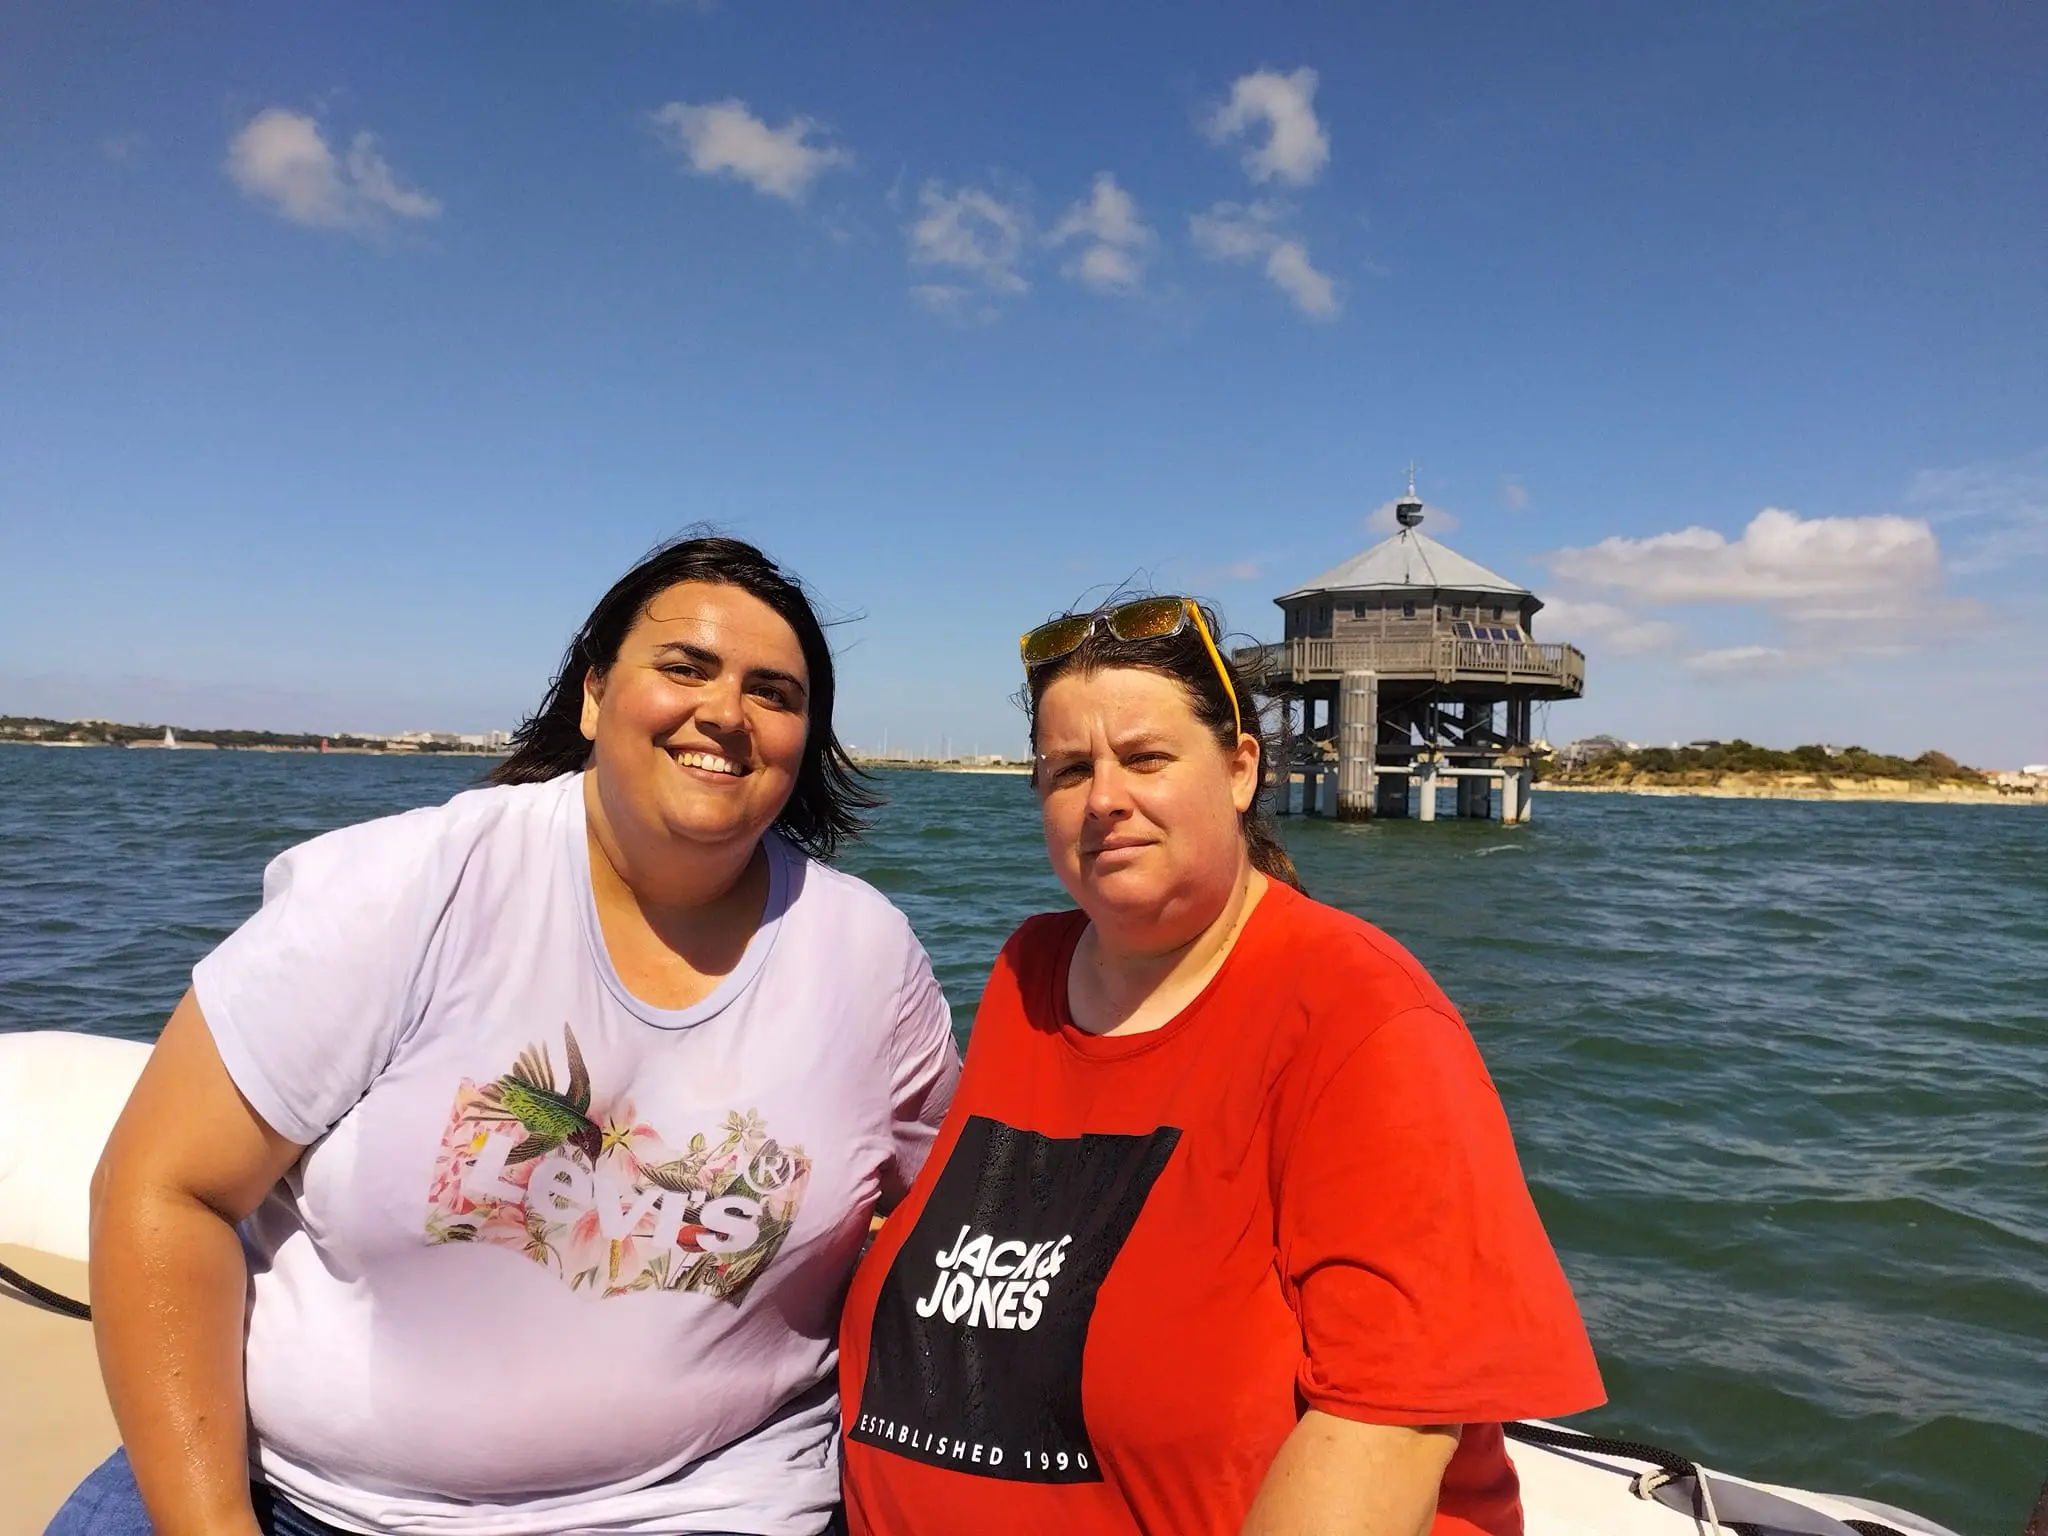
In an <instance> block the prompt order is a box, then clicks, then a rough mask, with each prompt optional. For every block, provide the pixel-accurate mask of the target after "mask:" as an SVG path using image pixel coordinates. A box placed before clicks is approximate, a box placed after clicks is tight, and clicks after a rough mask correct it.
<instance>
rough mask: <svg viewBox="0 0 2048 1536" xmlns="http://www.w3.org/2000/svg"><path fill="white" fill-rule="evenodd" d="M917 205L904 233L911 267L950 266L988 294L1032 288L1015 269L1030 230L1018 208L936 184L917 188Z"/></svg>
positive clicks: (990, 195) (989, 196) (973, 191)
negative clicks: (949, 189)
mask: <svg viewBox="0 0 2048 1536" xmlns="http://www.w3.org/2000/svg"><path fill="white" fill-rule="evenodd" d="M917 207H918V216H917V218H916V220H915V221H914V222H913V223H912V224H911V226H910V229H909V240H910V259H911V262H912V263H913V264H914V265H917V266H920V267H950V268H952V269H953V270H954V271H956V272H960V273H964V274H965V275H966V276H967V277H968V278H970V279H972V280H973V282H974V283H976V284H978V285H979V286H980V287H981V288H983V289H985V290H987V291H988V292H990V293H994V294H1001V295H1004V296H1010V295H1015V294H1020V293H1023V292H1024V291H1025V290H1026V289H1028V288H1029V287H1030V286H1031V285H1030V284H1029V283H1028V282H1026V281H1025V280H1024V276H1023V274H1022V273H1021V272H1020V271H1019V270H1018V267H1019V265H1020V264H1021V262H1022V260H1023V256H1024V242H1025V237H1026V235H1027V234H1028V232H1029V221H1028V220H1027V218H1026V216H1025V212H1024V210H1023V209H1022V208H1021V207H1019V206H1015V205H1013V204H1010V203H1006V202H1004V201H1003V200H1002V199H1001V198H999V197H997V196H996V195H995V194H994V193H992V192H987V191H984V190H982V189H981V188H979V187H962V188H960V190H959V191H957V192H948V191H947V190H946V189H945V187H944V186H943V185H942V184H940V183H939V182H936V181H928V182H926V183H925V184H924V185H923V186H922V187H920V188H918V193H917ZM925 286H926V287H935V286H941V285H930V284H928V285H925ZM915 291H916V290H913V292H915Z"/></svg>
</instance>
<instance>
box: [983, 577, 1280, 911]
mask: <svg viewBox="0 0 2048 1536" xmlns="http://www.w3.org/2000/svg"><path fill="white" fill-rule="evenodd" d="M1151 595H1152V594H1150V593H1145V592H1119V593H1118V594H1117V595H1116V598H1115V599H1114V600H1113V601H1112V602H1111V603H1109V604H1105V605H1104V606H1105V607H1114V606H1116V605H1118V604H1121V603H1126V602H1134V601H1136V600H1137V599H1139V598H1142V597H1148V596H1151ZM1200 606H1201V609H1202V619H1203V621H1204V622H1205V623H1207V624H1208V626H1209V633H1210V634H1211V635H1214V636H1217V637H1218V646H1217V655H1218V656H1219V657H1220V658H1221V659H1222V662H1223V667H1224V670H1225V671H1226V672H1228V673H1229V674H1230V686H1231V687H1232V688H1234V689H1236V690H1237V699H1238V707H1237V708H1232V706H1231V700H1230V694H1229V693H1228V692H1226V691H1225V689H1224V686H1223V676H1222V674H1221V673H1219V672H1218V671H1217V670H1216V663H1215V662H1214V661H1212V660H1210V659H1209V648H1208V647H1207V646H1206V645H1204V644H1203V643H1202V637H1201V635H1200V634H1199V633H1197V632H1196V629H1195V626H1194V625H1192V624H1187V625H1183V626H1182V627H1181V631H1180V633H1179V634H1176V635H1165V636H1161V637H1159V638H1157V639H1152V640H1119V639H1117V638H1116V636H1114V635H1112V634H1111V633H1110V632H1109V626H1108V625H1106V624H1097V625H1096V626H1095V627H1094V628H1093V629H1091V630H1090V631H1089V632H1088V638H1087V639H1085V640H1083V641H1082V642H1081V643H1080V645H1078V646H1077V647H1075V648H1074V649H1073V650H1072V651H1069V652H1068V653H1067V654H1066V655H1064V656H1061V657H1059V658H1057V659H1055V660H1053V661H1048V662H1043V663H1041V664H1040V665H1038V666H1036V667H1033V668H1032V669H1031V670H1030V671H1029V672H1028V673H1026V674H1025V678H1024V692H1023V694H1022V695H1021V697H1020V701H1019V702H1021V703H1022V704H1023V706H1024V712H1025V714H1026V715H1027V716H1028V717H1029V718H1030V721H1031V756H1032V766H1031V779H1032V782H1033V783H1034V784H1035V783H1037V782H1038V705H1039V701H1040V700H1042V699H1043V698H1044V697H1045V690H1046V689H1047V688H1049V687H1051V686H1052V684H1053V683H1054V682H1055V681H1057V680H1058V679H1060V678H1062V677H1065V676H1066V675H1067V674H1068V673H1070V672H1078V673H1080V674H1082V675H1083V676H1086V675H1087V674H1089V673H1093V672H1106V671H1109V670H1110V669H1112V668H1116V667H1130V668H1134V669H1136V670H1138V671H1142V672H1157V673H1158V674H1159V675H1160V676H1162V677H1170V678H1172V679H1173V680H1174V681H1175V682H1176V683H1179V684H1180V686H1181V688H1182V689H1183V690H1184V691H1185V692H1186V694H1187V696H1188V705H1189V707H1190V708H1191V709H1193V710H1194V713H1195V718H1196V719H1197V720H1199V721H1201V722H1202V724H1203V726H1205V727H1206V728H1207V729H1208V731H1209V733H1210V735H1212V736H1214V737H1215V738H1216V744H1217V745H1218V746H1219V747H1221V748H1222V749H1223V750H1224V751H1225V752H1232V751H1235V750H1236V748H1237V731H1238V718H1239V716H1240V715H1242V717H1243V721H1244V734H1245V735H1247V736H1250V737H1251V738H1252V739H1253V740H1255V741H1256V742H1257V743H1258V744H1259V778H1260V782H1261V783H1262V784H1263V782H1264V779H1265V771H1266V764H1267V763H1268V762H1270V761H1272V745H1271V743H1270V742H1269V741H1268V740H1267V737H1266V730H1265V725H1264V722H1263V721H1261V720H1260V718H1259V712H1258V706H1257V703H1256V701H1255V700H1254V699H1253V698H1252V692H1251V685H1250V684H1249V682H1247V681H1246V679H1245V676H1244V674H1243V673H1242V672H1240V671H1239V670H1238V669H1237V668H1236V667H1235V666H1233V665H1232V664H1231V661H1230V657H1229V654H1228V653H1227V652H1225V651H1224V650H1223V649H1222V645H1221V636H1222V634H1223V624H1222V621H1221V620H1220V619H1219V618H1218V617H1217V614H1216V610H1215V609H1213V608H1211V607H1210V606H1209V605H1208V604H1206V603H1204V604H1201V605H1200ZM1098 611H1100V610H1098ZM1237 829H1238V831H1239V832H1240V833H1241V834H1242V835H1243V837H1244V847H1245V852H1246V854H1248V855H1249V856H1250V858H1251V861H1252V868H1254V869H1256V870H1257V871H1258V872H1259V873H1260V874H1262V875H1264V876H1266V878H1267V879H1269V880H1278V881H1280V882H1281V883H1282V884H1283V885H1291V886H1293V887H1294V889H1296V890H1297V891H1298V890H1300V889H1301V888H1302V887H1301V876H1300V875H1299V874H1297V873H1296V872H1295V869H1294V860H1292V859H1291V858H1289V857H1288V856H1287V850H1286V849H1285V848H1283V847H1282V846H1281V845H1280V838H1279V835H1278V834H1277V833H1276V832H1275V831H1274V830H1273V816H1272V810H1271V807H1270V806H1269V805H1268V803H1267V798H1266V793H1265V790H1264V789H1263V788H1261V789H1260V790H1259V791H1258V792H1257V793H1255V794H1254V795H1253V796H1252V803H1251V805H1250V807H1249V808H1247V809H1246V810H1244V811H1242V812H1240V813H1239V815H1238V818H1237Z"/></svg>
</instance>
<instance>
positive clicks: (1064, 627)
mask: <svg viewBox="0 0 2048 1536" xmlns="http://www.w3.org/2000/svg"><path fill="white" fill-rule="evenodd" d="M1094 623H1095V615H1094V614H1092V613H1077V614H1072V615H1070V616H1068V617H1067V618H1064V619H1054V620H1053V621H1052V622H1051V623H1050V624H1041V625H1039V626H1038V628H1036V629H1034V630H1032V631H1031V633H1030V634H1028V635H1026V636H1025V637H1024V647H1023V649H1024V665H1025V666H1027V667H1035V666H1038V665H1040V664H1041V663H1043V662H1048V661H1056V660H1058V659H1059V658H1060V657H1062V656H1064V655H1066V654H1067V652H1069V651H1071V650H1073V649H1074V647H1075V646H1077V645H1079V644H1080V643H1081V642H1082V641H1083V640H1086V639H1087V638H1088V631H1089V629H1090V628H1091V627H1093V625H1094Z"/></svg>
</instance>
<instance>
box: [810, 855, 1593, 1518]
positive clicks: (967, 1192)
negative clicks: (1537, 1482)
mask: <svg viewBox="0 0 2048 1536" xmlns="http://www.w3.org/2000/svg"><path fill="white" fill-rule="evenodd" d="M1085 921H1086V920H1085V919H1084V918H1083V917H1082V915H1081V914H1080V913H1078V912H1062V913H1054V914H1050V915H1046V916H1042V917H1035V918H1032V919H1031V920H1030V921H1028V922H1026V923H1025V924H1024V925H1023V926H1022V927H1021V928H1019V929H1018V930H1017V932H1016V933H1015V934H1014V935H1012V936H1011V939H1010V942H1009V943H1008V944H1007V945H1005V946H1004V948H1003V953H1002V956H1001V958H1000V959H998V960H997V962H996V967H995V971H994V974H993V975H992V976H991V977H990V979H989V984H988V989H987V991H986V992H985V993H984V994H983V997H982V1001H981V1009H980V1012H979V1013H978V1014H977V1015H976V1018H975V1022H974V1034H973V1038H972V1040H971V1042H970V1044H969V1047H968V1053H967V1064H966V1069H965V1071H964V1073H963V1075H962V1077H961V1079H960V1086H959V1089H958V1091H957V1092H956V1093H955V1095H954V1098H953V1107H952V1111H951V1113H950V1114H949V1115H948V1116H947V1118H946V1123H945V1126H944V1128H943V1129H942V1130H941V1131H940V1133H939V1139H938V1142H937V1144H936V1146H934V1148H933V1149H932V1154H931V1157H930V1160H929V1161H928V1162H927V1163H926V1164H925V1167H924V1171H923V1173H922V1174H921V1175H920V1176H919V1178H918V1180H917V1182H916V1184H915V1185H914V1186H913V1188H912V1189H911V1191H910V1194H909V1196H908V1198H907V1199H905V1201H904V1202H903V1204H902V1206H901V1207H900V1208H899V1209H898V1210H897V1211H896V1212H895V1214H894V1215H893V1216H891V1217H890V1219H889V1221H888V1223H887V1225H886V1226H885V1227H884V1228H883V1230H882V1232H881V1234H880V1235H879V1236H878V1237H877V1238H876V1240H875V1244H874V1247H873V1248H872V1249H871V1250H870V1251H869V1253H868V1255H867V1257H866V1259H865V1260H864V1261H863V1262H862V1264H861V1266H860V1269H859V1271H858V1273H857V1274H856V1275H855V1277H854V1281H853V1289H852V1293H851V1295H850V1296H849V1297H848V1300H847V1305H846V1312H845V1316H844V1320H843V1322H842V1324H841V1329H840V1332H841V1339H840V1343H841V1356H840V1381H841V1393H842V1398H843V1402H844V1413H845V1423H846V1431H847V1444H846V1462H845V1466H846V1499H847V1513H848V1517H849V1520H850V1523H851V1526H852V1531H853V1536H868V1533H872V1536H927V1533H930V1536H957V1533H959V1532H963V1531H972V1532H974V1533H975V1536H1005V1533H1012V1532H1014V1533H1017V1536H1045V1533H1048V1532H1053V1533H1057V1536H1128V1533H1131V1532H1144V1533H1147V1536H1200V1533H1206V1532H1214V1533H1216V1536H1237V1532H1238V1530H1239V1528H1240V1527H1241V1525H1242V1524H1243V1522H1244V1517H1245V1514H1246V1512H1247V1511H1248V1510H1249V1509H1250V1507H1251V1502H1252V1499H1253V1496H1254V1495H1255V1494H1256V1493H1257V1492H1258V1489H1259V1484H1260V1481H1261V1480H1262V1479H1263V1478H1264V1476H1265V1473H1266V1469H1267V1467H1268V1466H1269V1465H1270V1464H1271V1462H1272V1460H1273V1457H1274V1454H1275V1453H1276V1452H1277V1451H1278V1449H1279V1447H1280V1442H1281V1441H1282V1440H1284V1439H1285V1438H1286V1437H1287V1434H1288V1432H1289V1431H1290V1430H1292V1429H1293V1427H1294V1424H1295V1422H1296V1420H1297V1419H1298V1417H1299V1416H1300V1414H1301V1412H1302V1411H1303V1409H1304V1408H1316V1409H1320V1410H1321V1411H1322V1412H1324V1413H1330V1414H1336V1415H1339V1416H1341V1417H1344V1418H1348V1419H1355V1420H1360V1421H1363V1422H1366V1423H1373V1424H1464V1425H1466V1426H1468V1427H1467V1429H1466V1430H1465V1435H1464V1439H1463V1440H1462V1442H1461V1443H1460V1445H1459V1448H1458V1450H1457V1453H1456V1454H1455V1456H1454V1457H1453V1458H1452V1461H1451V1465H1450V1468H1449V1470H1448V1472H1447V1473H1446V1474H1445V1477H1444V1483H1443V1492H1442V1496H1441V1499H1440V1501H1439V1505H1438V1512H1437V1518H1436V1526H1435V1536H1474V1533H1477V1532H1485V1533H1488V1536H1517V1533H1519V1532H1520V1530H1521V1506H1520V1502H1519V1498H1518V1492H1517V1485H1516V1481H1515V1474H1514V1469H1513V1468H1512V1467H1511V1466H1510V1465H1509V1463H1508V1460H1507V1456H1506V1452H1505V1450H1504V1448H1503V1443H1502V1439H1501V1433H1500V1429H1499V1427H1498V1426H1499V1422H1500V1421H1501V1420H1503V1419H1512V1418H1521V1417H1530V1416H1550V1415H1556V1414H1565V1413H1573V1412H1577V1411H1578V1410H1580V1409H1584V1408H1589V1407H1592V1406H1594V1405H1596V1404H1597V1403H1599V1402H1600V1401H1601V1399H1602V1393H1601V1388H1600V1377H1599V1372H1598V1370H1597V1369H1596V1368H1595V1366H1594V1363H1593V1352H1592V1347H1591V1346H1590V1345H1589V1344H1588V1343H1587V1340H1586V1334H1585V1329H1584V1327H1583V1325H1582V1324H1581V1323H1580V1321H1579V1314H1578V1308H1577V1306H1576V1304H1575V1303H1574V1302H1573V1300H1572V1294H1571V1289H1570V1287H1569V1286H1568V1285H1567V1284H1566V1281H1565V1278H1564V1273H1563V1271H1562V1270H1561V1269H1560V1268H1559V1267H1558V1263H1557V1259H1556V1256H1555V1255H1554V1254H1553V1253H1552V1252H1551V1248H1550V1243H1549V1240H1548V1239H1547V1238H1546V1237H1545V1236H1544V1232H1543V1228H1542V1225H1541V1223H1540V1222H1539V1221H1538V1219H1537V1216H1536V1210H1535V1207H1534V1206H1533V1205H1532V1204H1531V1203H1530V1200H1529V1193H1528V1190H1527V1188H1526V1186H1525V1185H1524V1184H1523V1182H1522V1172H1521V1167H1520V1164H1519V1163H1518V1162H1517V1161H1516V1158H1515V1149H1514V1143H1513V1141H1512V1139H1511V1138H1510V1136H1509V1133H1508V1124H1507V1118H1506V1116H1505V1115H1504V1114H1503V1113H1502V1111H1501V1105H1500V1099H1499V1097H1498V1096H1497V1095H1496V1094H1495V1092H1494V1088H1493V1083H1492V1080H1491V1079H1490V1078H1489V1077H1488V1076H1487V1074H1486V1067H1485V1065H1484V1063H1482V1062H1481V1061H1480V1059H1479V1052H1478V1049H1477V1047H1475V1046H1474V1045H1473V1043H1472V1037H1471V1036H1470V1034H1468V1033H1467V1032H1466V1029H1465V1025H1464V1022H1463V1021H1462V1020H1461V1019H1460V1018H1459V1017H1458V1014H1457V1011H1456V1009H1454V1008H1453V1007H1452V1006H1451V1003H1450V1001H1449V999H1447V998H1446V997H1445V996H1444V994H1443V993H1442V992H1441V991H1440V990H1439V989H1438V988H1437V986H1436V984H1435V983H1434V982H1433V981H1431V980H1430V979H1429V976H1428V974H1427V973H1426V972H1425V971H1424V970H1423V969H1422V967H1421V966H1420V965H1418V964H1417V963H1416V962H1415V960H1414V959H1413V957H1411V956H1410V955H1409V954H1408V953H1407V952H1406V951H1405V950H1403V949H1402V948H1401V947H1400V946H1399V945H1398V944H1396V943H1394V942H1393V940H1391V939H1389V938H1388V937H1387V936H1386V935H1385V934H1383V933H1381V932H1380V931H1379V930H1377V929H1376V928H1373V927H1372V926H1371V925H1369V924H1367V923H1365V922H1362V921H1360V920H1359V919H1357V918H1354V917H1350V916H1347V915H1346V914H1344V913H1342V912H1338V911H1335V910H1333V909H1332V908H1329V907H1326V906H1323V905H1321V904H1319V903H1317V902H1314V901H1311V900H1309V899H1308V898H1307V897H1305V896H1302V895H1299V894H1297V893H1296V892H1294V891H1292V890H1289V889H1288V888H1286V887H1284V886H1282V885H1279V884H1277V883H1275V884H1273V885H1271V886H1269V887H1268V889H1267V891H1266V894H1265V896H1264V898H1263V899H1262V900H1261V901H1260V903H1259V905H1258V906H1257V907H1256V908H1255V909H1254V911H1253V913H1252V915H1251V918H1250V920H1249V921H1248V922H1247V923H1246V925H1245V927H1244V930H1243V932H1242V933H1241V934H1240V935H1239V938H1238V942H1237V947H1236V948H1235V949H1234V950H1233V951H1232V952H1231V954H1230V956H1229V958H1228V959H1227V960H1226V961H1225V962H1224V964H1223V967H1222V969H1221V970H1219V971H1218V972H1217V974H1216V977H1215V979H1214V980H1213V981H1212V982H1211V983H1210V984H1209V986H1208V987H1207V989H1206V990H1205V991H1204V992H1203V993H1202V995H1201V996H1200V997H1199V998H1197V999H1196V1000H1195V1001H1194V1002H1193V1003H1191V1004H1189V1005H1188V1007H1187V1008H1186V1009H1185V1010H1183V1011H1182V1012H1181V1014H1180V1015H1179V1016H1178V1017H1176V1018H1175V1019H1173V1020H1172V1021H1171V1022H1170V1023H1168V1024H1167V1025H1166V1026H1165V1027H1163V1028H1161V1029H1158V1030H1154V1031H1151V1032H1149V1033H1146V1034H1136V1035H1117V1036H1092V1035H1088V1034H1085V1033H1083V1032H1081V1031H1080V1030H1078V1029H1076V1028H1075V1027H1074V1024H1073V1020H1072V1018H1071V1017H1070V1016H1069V1014H1068V1012H1067V1006H1066V993H1067V986H1066V976H1067V966H1068V962H1069V960H1070V959H1071V958H1072V955H1073V952H1074V945H1075V943H1076V942H1077V941H1078V939H1079V937H1080V935H1081V933H1082V930H1083V928H1084V926H1085Z"/></svg>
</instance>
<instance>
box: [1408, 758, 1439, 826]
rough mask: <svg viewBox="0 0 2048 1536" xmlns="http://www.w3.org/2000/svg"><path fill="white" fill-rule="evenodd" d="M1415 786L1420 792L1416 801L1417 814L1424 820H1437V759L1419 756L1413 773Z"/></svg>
mask: <svg viewBox="0 0 2048 1536" xmlns="http://www.w3.org/2000/svg"><path fill="white" fill-rule="evenodd" d="M1412 777H1413V778H1414V780H1415V787H1416V789H1417V790H1418V791H1419V792H1420V793H1419V794H1418V796H1417V799H1416V802H1415V814H1416V816H1417V818H1418V819H1420V820H1422V821H1435V820H1436V759H1435V758H1433V757H1418V758H1417V759H1416V760H1415V772H1414V774H1413V775H1412Z"/></svg>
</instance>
